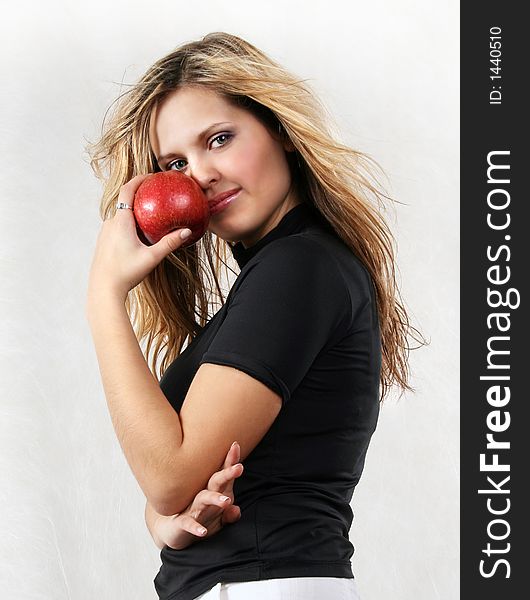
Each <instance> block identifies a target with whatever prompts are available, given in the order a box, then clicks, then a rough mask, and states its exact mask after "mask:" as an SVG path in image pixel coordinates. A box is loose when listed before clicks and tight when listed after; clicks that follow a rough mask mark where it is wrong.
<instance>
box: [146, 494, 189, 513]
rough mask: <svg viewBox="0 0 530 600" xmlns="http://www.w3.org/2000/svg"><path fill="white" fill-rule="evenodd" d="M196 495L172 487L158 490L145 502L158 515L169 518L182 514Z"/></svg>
mask: <svg viewBox="0 0 530 600" xmlns="http://www.w3.org/2000/svg"><path fill="white" fill-rule="evenodd" d="M196 493H197V492H192V491H191V490H185V489H182V488H179V489H175V488H174V487H173V488H171V489H164V490H159V491H158V492H157V493H156V494H154V495H153V496H151V497H150V498H148V499H147V500H148V502H149V504H151V506H152V507H153V508H154V509H155V511H156V512H157V513H158V514H159V515H163V516H166V517H169V516H171V515H176V514H178V513H181V512H184V511H185V510H186V509H187V508H188V506H189V505H190V504H191V503H192V501H193V499H194V498H195V495H196Z"/></svg>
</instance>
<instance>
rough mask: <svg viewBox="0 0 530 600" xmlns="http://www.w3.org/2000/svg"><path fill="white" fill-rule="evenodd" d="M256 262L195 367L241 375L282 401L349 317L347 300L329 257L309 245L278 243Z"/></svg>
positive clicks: (294, 239)
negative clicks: (219, 368)
mask: <svg viewBox="0 0 530 600" xmlns="http://www.w3.org/2000/svg"><path fill="white" fill-rule="evenodd" d="M258 258H259V260H257V259H258ZM255 261H256V262H253V263H252V264H249V265H248V270H246V271H244V272H241V273H240V278H241V279H240V278H238V279H237V280H236V282H235V283H234V287H233V289H232V294H231V296H232V297H231V298H230V300H229V304H228V308H227V312H226V316H225V319H224V321H223V323H222V324H221V326H220V327H219V329H218V331H217V333H216V335H215V337H214V338H213V340H212V342H211V344H210V346H209V348H208V350H207V351H206V352H205V354H204V355H203V357H202V359H201V364H203V363H214V364H220V365H227V366H232V367H234V368H236V369H239V370H241V371H244V372H245V373H247V374H249V375H251V376H252V377H254V378H255V379H257V380H259V381H261V382H262V383H264V384H265V385H267V386H268V387H269V388H270V389H272V390H273V391H274V392H276V393H277V394H279V395H280V397H281V398H282V403H285V402H287V401H288V400H289V398H290V396H291V394H292V393H293V392H294V390H295V389H296V387H297V386H298V385H299V384H300V382H301V381H302V379H303V378H304V376H305V375H306V374H307V372H308V371H309V369H310V368H311V365H312V363H313V362H314V360H315V358H316V357H317V355H318V353H319V352H320V351H321V350H322V348H323V347H324V346H325V345H326V344H327V343H328V342H329V340H330V339H331V338H332V336H333V335H334V333H335V332H336V331H337V329H338V328H340V327H341V325H342V326H344V325H345V323H347V322H348V320H349V319H351V314H352V307H351V301H350V294H349V291H348V287H347V285H346V282H345V281H344V278H343V276H342V274H341V272H340V270H339V267H338V265H337V264H336V262H335V259H334V257H333V256H332V255H331V254H330V253H329V252H328V251H327V250H326V249H325V248H324V247H323V246H322V245H320V244H319V243H318V242H315V241H314V240H311V239H308V238H304V237H302V236H288V237H285V238H282V239H280V240H276V241H274V242H273V243H271V244H270V245H269V246H267V247H265V248H264V249H263V250H262V251H261V252H260V253H259V254H258V255H257V256H256V259H255ZM227 302H228V301H227Z"/></svg>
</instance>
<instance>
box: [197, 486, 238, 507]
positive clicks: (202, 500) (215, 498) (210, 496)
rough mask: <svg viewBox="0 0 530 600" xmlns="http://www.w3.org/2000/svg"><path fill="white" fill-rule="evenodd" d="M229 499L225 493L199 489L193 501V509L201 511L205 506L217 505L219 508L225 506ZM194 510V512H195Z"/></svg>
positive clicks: (227, 504) (228, 503)
mask: <svg viewBox="0 0 530 600" xmlns="http://www.w3.org/2000/svg"><path fill="white" fill-rule="evenodd" d="M230 502H231V499H230V498H229V497H228V496H227V495H226V494H220V493H219V492H218V491H212V490H201V491H200V492H199V493H198V494H197V496H196V497H195V501H194V503H193V504H194V509H195V511H198V512H200V511H202V510H204V509H205V508H206V507H207V506H218V507H219V508H225V507H226V506H229V505H230ZM195 511H194V512H195Z"/></svg>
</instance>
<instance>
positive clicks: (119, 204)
mask: <svg viewBox="0 0 530 600" xmlns="http://www.w3.org/2000/svg"><path fill="white" fill-rule="evenodd" d="M120 208H130V209H131V210H132V206H129V205H128V204H125V202H116V210H118V209H120Z"/></svg>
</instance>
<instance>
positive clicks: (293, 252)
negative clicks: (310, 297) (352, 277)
mask: <svg viewBox="0 0 530 600" xmlns="http://www.w3.org/2000/svg"><path fill="white" fill-rule="evenodd" d="M247 268H248V269H247V271H248V273H249V274H250V273H252V274H253V276H254V277H262V278H266V279H268V278H270V279H274V280H275V281H280V280H282V279H285V280H286V281H285V282H284V283H290V285H291V286H294V285H296V284H301V283H305V284H307V285H311V284H314V285H323V284H324V285H333V286H340V285H341V284H342V285H343V284H344V282H343V281H342V280H343V277H342V275H341V272H340V268H339V264H338V262H337V259H336V257H335V256H334V255H333V252H330V249H329V248H327V247H325V245H322V243H321V242H318V241H317V240H316V239H315V238H314V236H310V235H308V234H307V233H297V234H294V235H289V236H286V237H283V238H280V239H277V240H274V241H273V242H271V243H270V244H267V246H265V248H263V249H262V250H261V251H260V252H259V253H258V254H257V255H256V256H255V257H254V258H253V259H252V260H251V261H249V263H248V264H247ZM242 275H243V271H242Z"/></svg>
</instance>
